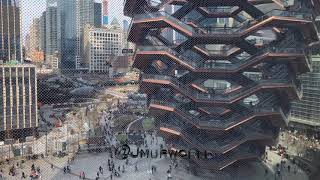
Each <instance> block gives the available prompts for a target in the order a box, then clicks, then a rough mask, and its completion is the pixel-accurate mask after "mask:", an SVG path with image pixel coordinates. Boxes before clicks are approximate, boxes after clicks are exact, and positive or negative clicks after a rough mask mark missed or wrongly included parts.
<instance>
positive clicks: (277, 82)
mask: <svg viewBox="0 0 320 180" xmlns="http://www.w3.org/2000/svg"><path fill="white" fill-rule="evenodd" d="M143 78H144V79H158V80H168V81H170V82H171V83H172V84H173V85H174V86H177V87H178V88H179V90H180V91H181V92H183V93H185V94H187V95H188V96H189V97H195V98H196V99H199V100H216V101H230V100H233V99H236V98H237V97H241V96H244V95H249V94H250V93H251V92H254V91H256V90H258V89H259V88H260V86H264V85H266V86H277V85H281V86H282V85H286V86H288V87H289V86H291V84H289V82H292V81H290V80H289V81H288V80H287V79H268V80H260V81H258V82H256V84H255V83H254V84H252V85H250V86H247V87H245V88H242V89H241V90H239V91H236V92H232V93H229V94H224V95H221V94H204V93H199V92H196V91H193V90H191V89H190V88H189V87H188V86H186V85H185V84H183V83H181V82H180V81H179V80H178V79H176V78H174V77H171V76H163V75H151V74H146V75H143Z"/></svg>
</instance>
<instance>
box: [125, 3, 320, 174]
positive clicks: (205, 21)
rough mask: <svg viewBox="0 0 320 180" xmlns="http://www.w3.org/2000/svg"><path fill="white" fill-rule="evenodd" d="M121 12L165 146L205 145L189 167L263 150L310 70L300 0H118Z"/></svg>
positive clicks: (308, 25)
mask: <svg viewBox="0 0 320 180" xmlns="http://www.w3.org/2000/svg"><path fill="white" fill-rule="evenodd" d="M305 2H307V1H305ZM168 5H175V8H174V10H172V11H163V9H166V7H168ZM297 7H299V8H297ZM266 9H268V10H267V11H266ZM293 9H295V11H294V10H293ZM124 11H125V14H126V15H128V16H131V17H132V18H133V20H132V23H131V26H130V31H129V38H128V39H129V40H130V41H132V42H134V43H136V45H137V50H136V53H135V57H134V60H135V61H134V67H136V68H138V69H140V70H141V71H142V75H141V83H140V89H141V90H142V91H143V92H145V93H147V94H148V97H149V100H150V109H149V111H150V113H151V114H153V115H154V116H155V117H156V118H157V125H158V126H159V129H160V132H162V134H163V135H164V136H165V137H166V143H167V144H168V145H169V146H171V147H172V148H176V149H190V148H196V149H198V150H200V151H204V150H206V151H211V152H214V156H213V157H210V159H197V158H193V159H191V162H192V163H191V164H194V165H195V166H197V167H201V168H205V169H209V170H215V171H220V170H223V169H224V168H226V167H229V166H231V165H233V164H235V163H236V162H246V161H248V160H252V159H258V158H260V157H261V156H263V154H264V152H265V146H266V145H273V144H274V143H275V141H276V140H277V137H278V134H279V129H280V127H282V126H285V125H286V124H287V123H288V122H287V116H288V114H289V112H290V101H291V100H293V99H297V98H301V87H300V82H299V81H298V80H297V79H296V77H297V75H299V74H302V73H305V72H308V71H310V70H311V66H310V63H311V62H310V55H309V52H308V48H307V47H308V45H309V44H311V43H313V42H316V41H318V40H319V39H318V33H317V29H316V27H315V25H314V14H313V9H312V8H310V6H309V4H308V3H303V2H300V3H299V5H292V6H291V7H286V6H285V4H283V3H282V1H281V0H276V1H271V0H163V1H156V2H155V1H147V0H127V1H126V2H125V9H124ZM220 21H223V22H224V23H220ZM170 33H172V34H171V35H168V34H170Z"/></svg>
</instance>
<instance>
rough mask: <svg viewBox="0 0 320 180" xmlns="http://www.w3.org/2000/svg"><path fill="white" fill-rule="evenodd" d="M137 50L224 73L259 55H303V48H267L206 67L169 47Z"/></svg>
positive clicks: (150, 47) (141, 47)
mask: <svg viewBox="0 0 320 180" xmlns="http://www.w3.org/2000/svg"><path fill="white" fill-rule="evenodd" d="M137 50H138V51H166V52H168V53H170V54H172V55H174V56H175V57H177V58H179V59H181V60H182V61H184V62H186V63H187V64H188V65H190V66H192V67H193V68H196V69H204V70H215V69H226V71H230V70H237V69H239V68H241V66H245V65H249V64H250V63H253V62H255V61H258V60H259V59H258V58H257V57H258V56H260V55H263V54H264V53H287V54H289V55H290V54H291V56H293V55H296V54H304V49H303V48H277V47H269V48H265V49H263V50H262V51H260V52H259V53H257V54H256V55H255V56H247V59H246V60H242V61H239V62H238V63H236V64H231V63H219V62H213V63H211V66H208V65H206V64H204V63H202V62H201V61H199V60H198V61H194V60H192V59H190V58H189V57H186V56H184V55H181V54H179V53H178V52H176V51H174V50H173V49H171V47H169V46H139V47H138V48H137Z"/></svg>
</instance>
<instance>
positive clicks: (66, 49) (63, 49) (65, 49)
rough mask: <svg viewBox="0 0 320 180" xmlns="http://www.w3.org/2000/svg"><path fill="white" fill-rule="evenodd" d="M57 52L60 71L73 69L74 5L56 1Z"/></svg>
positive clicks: (74, 41) (74, 47) (74, 38)
mask: <svg viewBox="0 0 320 180" xmlns="http://www.w3.org/2000/svg"><path fill="white" fill-rule="evenodd" d="M57 8H58V9H57V17H58V18H57V21H58V24H57V27H58V52H59V60H60V63H61V69H74V68H75V67H76V66H75V62H76V3H75V1H74V0H73V1H70V0H68V1H66V0H58V1H57Z"/></svg>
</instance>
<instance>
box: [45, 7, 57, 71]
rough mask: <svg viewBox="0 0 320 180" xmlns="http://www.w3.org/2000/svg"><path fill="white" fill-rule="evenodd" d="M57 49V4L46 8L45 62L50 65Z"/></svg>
mask: <svg viewBox="0 0 320 180" xmlns="http://www.w3.org/2000/svg"><path fill="white" fill-rule="evenodd" d="M56 51H58V29H57V6H56V4H55V3H54V4H49V6H47V8H46V53H45V54H46V64H48V65H49V66H51V65H52V60H53V56H54V54H55V53H56Z"/></svg>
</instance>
